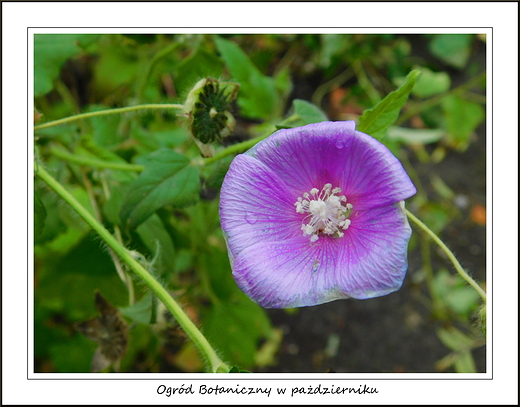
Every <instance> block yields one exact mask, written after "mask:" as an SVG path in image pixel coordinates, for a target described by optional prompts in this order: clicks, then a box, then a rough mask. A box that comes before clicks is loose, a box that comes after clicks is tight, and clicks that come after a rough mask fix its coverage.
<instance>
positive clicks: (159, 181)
mask: <svg viewBox="0 0 520 407" xmlns="http://www.w3.org/2000/svg"><path fill="white" fill-rule="evenodd" d="M199 190H200V184H199V169H198V168H197V167H195V166H193V165H191V164H190V160H189V159H188V158H187V157H185V156H183V155H182V154H179V153H176V152H175V151H171V150H168V149H164V148H163V149H160V150H157V151H156V152H154V153H152V154H150V155H149V157H148V159H147V162H146V164H145V169H144V171H143V172H142V173H141V174H140V175H139V177H137V179H136V180H135V181H134V182H133V183H132V184H131V185H130V188H129V192H128V194H127V195H126V198H125V200H124V202H123V205H122V208H121V213H120V218H121V221H122V224H123V225H125V226H127V227H129V228H130V229H133V228H135V227H137V226H139V225H140V224H141V223H143V222H144V221H145V220H146V219H148V218H149V217H150V216H151V215H152V214H153V213H154V212H155V211H156V210H157V209H159V208H162V207H163V206H165V205H173V206H177V207H182V206H187V205H190V204H193V203H195V202H196V201H197V199H198V197H199Z"/></svg>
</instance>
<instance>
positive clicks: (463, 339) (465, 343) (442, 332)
mask: <svg viewBox="0 0 520 407" xmlns="http://www.w3.org/2000/svg"><path fill="white" fill-rule="evenodd" d="M437 336H438V337H439V339H440V340H441V342H442V343H443V344H444V346H446V347H447V348H448V349H451V350H453V351H457V352H458V351H466V350H469V349H470V348H471V347H472V346H473V345H474V343H475V341H474V340H473V339H472V338H470V337H469V336H467V335H465V334H463V333H462V332H461V331H459V330H458V329H457V328H455V327H453V326H452V327H449V328H440V329H438V330H437Z"/></svg>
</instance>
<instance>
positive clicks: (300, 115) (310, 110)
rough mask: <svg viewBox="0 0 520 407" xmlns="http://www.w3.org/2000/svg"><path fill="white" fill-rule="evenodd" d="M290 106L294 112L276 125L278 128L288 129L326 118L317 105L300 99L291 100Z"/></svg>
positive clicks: (318, 121)
mask: <svg viewBox="0 0 520 407" xmlns="http://www.w3.org/2000/svg"><path fill="white" fill-rule="evenodd" d="M292 108H293V110H294V113H293V114H292V115H291V116H289V117H288V118H287V119H285V120H283V121H282V122H280V123H278V124H277V125H276V127H277V128H279V129H289V128H293V127H300V126H305V125H306V124H311V123H320V122H323V121H326V120H328V119H327V116H325V113H323V112H322V111H321V110H320V109H319V108H318V107H316V106H315V105H313V104H312V103H309V102H307V101H305V100H302V99H295V100H293V105H292Z"/></svg>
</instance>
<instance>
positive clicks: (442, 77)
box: [412, 68, 451, 98]
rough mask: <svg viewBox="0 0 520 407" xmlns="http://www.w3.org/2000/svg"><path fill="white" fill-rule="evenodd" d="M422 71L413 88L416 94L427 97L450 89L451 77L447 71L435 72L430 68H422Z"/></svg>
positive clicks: (413, 92)
mask: <svg viewBox="0 0 520 407" xmlns="http://www.w3.org/2000/svg"><path fill="white" fill-rule="evenodd" d="M420 71H421V75H420V76H419V78H417V83H416V84H415V86H414V88H413V90H412V94H413V95H414V96H417V97H420V98H426V97H429V96H433V95H437V94H439V93H443V92H446V91H447V90H449V89H450V86H451V79H450V76H449V75H448V74H447V73H446V72H433V71H430V70H429V69H428V68H420Z"/></svg>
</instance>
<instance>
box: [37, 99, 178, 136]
mask: <svg viewBox="0 0 520 407" xmlns="http://www.w3.org/2000/svg"><path fill="white" fill-rule="evenodd" d="M183 107H184V105H179V104H175V103H170V104H168V103H165V104H160V103H159V104H147V105H136V106H128V107H120V108H116V109H107V110H99V111H97V112H88V113H80V114H77V115H74V116H69V117H65V118H63V119H59V120H54V121H52V122H48V123H44V124H40V125H38V126H34V130H35V131H36V130H42V129H46V128H48V127H53V126H58V125H60V124H66V123H70V122H74V121H77V120H82V119H90V118H92V117H98V116H106V115H111V114H121V113H127V112H135V111H137V110H154V109H182V108H183Z"/></svg>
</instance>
